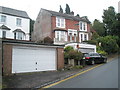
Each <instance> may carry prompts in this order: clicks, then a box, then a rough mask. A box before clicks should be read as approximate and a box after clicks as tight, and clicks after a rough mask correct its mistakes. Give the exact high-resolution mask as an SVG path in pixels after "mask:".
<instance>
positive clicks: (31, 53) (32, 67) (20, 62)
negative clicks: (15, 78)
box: [12, 46, 57, 73]
mask: <svg viewBox="0 0 120 90" xmlns="http://www.w3.org/2000/svg"><path fill="white" fill-rule="evenodd" d="M56 69H57V61H56V48H48V47H42V48H37V47H25V46H24V47H23V46H21V47H20V46H13V48H12V73H24V72H37V71H49V70H56Z"/></svg>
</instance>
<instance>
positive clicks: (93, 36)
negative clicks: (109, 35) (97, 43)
mask: <svg viewBox="0 0 120 90" xmlns="http://www.w3.org/2000/svg"><path fill="white" fill-rule="evenodd" d="M99 37H100V36H99V35H98V34H97V32H93V34H92V37H91V39H92V40H96V39H97V38H99Z"/></svg>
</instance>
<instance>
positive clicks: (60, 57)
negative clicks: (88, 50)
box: [57, 48, 64, 69]
mask: <svg viewBox="0 0 120 90" xmlns="http://www.w3.org/2000/svg"><path fill="white" fill-rule="evenodd" d="M63 67H64V48H57V69H62V68H63Z"/></svg>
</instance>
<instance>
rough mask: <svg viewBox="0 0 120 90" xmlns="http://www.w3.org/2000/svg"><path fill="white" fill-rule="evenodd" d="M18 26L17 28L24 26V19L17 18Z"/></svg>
mask: <svg viewBox="0 0 120 90" xmlns="http://www.w3.org/2000/svg"><path fill="white" fill-rule="evenodd" d="M16 25H17V26H22V19H20V18H17V19H16Z"/></svg>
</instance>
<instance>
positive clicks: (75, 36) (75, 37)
mask: <svg viewBox="0 0 120 90" xmlns="http://www.w3.org/2000/svg"><path fill="white" fill-rule="evenodd" d="M76 41H77V35H76V34H74V42H76Z"/></svg>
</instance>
